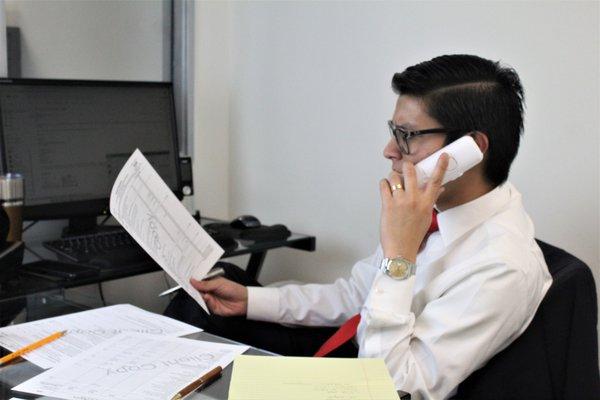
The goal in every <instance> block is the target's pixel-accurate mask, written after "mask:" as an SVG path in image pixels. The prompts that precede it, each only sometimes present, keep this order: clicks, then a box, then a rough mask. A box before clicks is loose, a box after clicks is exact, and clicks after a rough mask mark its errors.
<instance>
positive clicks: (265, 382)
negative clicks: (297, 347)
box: [229, 356, 398, 400]
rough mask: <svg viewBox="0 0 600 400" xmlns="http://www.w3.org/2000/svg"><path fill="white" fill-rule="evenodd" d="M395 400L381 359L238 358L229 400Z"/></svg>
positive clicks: (390, 380) (391, 385) (396, 399)
mask: <svg viewBox="0 0 600 400" xmlns="http://www.w3.org/2000/svg"><path fill="white" fill-rule="evenodd" d="M242 399H243V400H280V399H286V400H303V399H311V400H340V399H344V400H398V393H397V392H396V389H395V388H394V383H393V382H392V378H391V377H390V374H389V372H388V370H387V368H386V366H385V364H384V362H383V360H382V359H380V358H316V357H260V356H239V357H236V359H235V361H234V362H233V374H232V376H231V385H230V386H229V400H242Z"/></svg>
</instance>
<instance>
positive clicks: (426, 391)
mask: <svg viewBox="0 0 600 400" xmlns="http://www.w3.org/2000/svg"><path fill="white" fill-rule="evenodd" d="M452 276H453V278H452V282H445V283H444V284H441V283H440V285H439V286H440V290H441V289H442V288H443V292H440V296H439V297H436V298H432V299H425V302H426V305H425V307H424V308H423V311H422V312H421V313H420V314H419V316H418V318H416V319H415V315H414V314H413V313H412V312H411V311H410V310H411V301H412V295H409V294H407V293H410V294H412V291H413V280H414V277H411V278H409V279H407V280H404V281H396V280H393V279H391V278H390V277H388V276H387V275H384V274H382V273H381V272H378V273H377V275H376V277H375V278H374V280H373V286H372V288H371V291H370V293H369V296H368V298H367V301H366V304H365V306H364V308H363V310H362V311H361V322H360V324H359V327H358V330H359V335H357V338H359V348H360V350H359V357H371V358H383V359H384V361H385V363H386V365H387V367H388V370H389V371H390V374H391V375H392V378H393V380H394V383H395V385H396V389H397V390H401V391H404V392H406V393H411V395H412V398H413V399H443V398H446V397H447V396H448V395H450V394H452V392H453V391H454V390H455V388H456V387H457V386H458V384H459V383H460V382H462V381H463V380H464V379H466V378H467V377H468V376H469V375H470V374H471V372H473V371H474V370H476V369H477V368H479V367H481V366H482V365H483V364H484V363H485V362H486V361H487V360H489V358H491V357H492V356H493V355H494V354H496V353H497V352H498V351H500V350H502V348H504V347H505V346H506V345H507V344H508V343H510V342H511V341H512V340H514V339H515V338H516V337H517V336H518V335H519V334H520V333H521V332H522V331H523V330H524V329H525V327H526V326H527V325H528V323H529V322H530V320H531V318H532V317H533V314H534V312H535V309H537V306H538V305H539V302H540V301H541V299H542V298H543V295H544V294H545V290H547V285H546V286H544V285H541V284H538V283H534V284H533V287H531V285H529V284H527V283H524V282H527V279H525V278H526V277H525V276H523V272H522V271H520V270H518V269H511V268H509V267H508V266H507V265H506V264H505V263H502V262H492V263H489V264H481V265H479V266H474V265H468V267H465V268H462V271H461V269H460V268H456V269H454V271H453V274H452ZM434 284H435V283H434ZM532 289H533V290H532ZM532 306H533V311H532V310H531V308H532Z"/></svg>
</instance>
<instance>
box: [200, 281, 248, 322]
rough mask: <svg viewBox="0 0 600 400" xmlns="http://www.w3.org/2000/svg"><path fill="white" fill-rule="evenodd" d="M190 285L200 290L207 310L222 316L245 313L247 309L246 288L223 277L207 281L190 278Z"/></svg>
mask: <svg viewBox="0 0 600 400" xmlns="http://www.w3.org/2000/svg"><path fill="white" fill-rule="evenodd" d="M190 283H191V284H192V286H193V287H194V288H195V289H196V290H198V291H199V292H200V295H201V296H202V298H203V299H204V301H205V302H206V305H207V306H208V308H209V310H210V311H211V312H213V313H215V314H217V315H221V316H223V317H233V316H242V315H246V312H247V311H248V289H246V287H245V286H243V285H240V284H239V283H236V282H233V281H230V280H229V279H225V278H215V279H210V280H207V281H197V280H195V279H190Z"/></svg>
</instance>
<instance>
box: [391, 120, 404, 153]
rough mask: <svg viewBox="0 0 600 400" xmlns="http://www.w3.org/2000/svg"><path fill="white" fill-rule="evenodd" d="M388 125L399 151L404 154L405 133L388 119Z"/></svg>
mask: <svg viewBox="0 0 600 400" xmlns="http://www.w3.org/2000/svg"><path fill="white" fill-rule="evenodd" d="M388 127H389V128H390V135H392V137H393V138H394V139H396V144H398V147H399V148H400V151H401V152H402V153H404V154H408V153H409V152H408V141H407V140H406V133H405V132H403V131H402V130H401V129H400V128H398V127H397V126H396V125H394V123H393V122H392V121H388Z"/></svg>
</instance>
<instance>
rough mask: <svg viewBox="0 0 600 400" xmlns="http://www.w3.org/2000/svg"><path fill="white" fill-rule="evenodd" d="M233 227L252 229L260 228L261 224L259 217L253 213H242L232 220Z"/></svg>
mask: <svg viewBox="0 0 600 400" xmlns="http://www.w3.org/2000/svg"><path fill="white" fill-rule="evenodd" d="M230 225H231V227H232V228H235V229H250V228H258V227H259V226H261V224H260V221H259V220H258V218H256V217H255V216H252V215H240V216H239V217H237V218H236V219H234V220H233V221H231V224H230Z"/></svg>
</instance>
